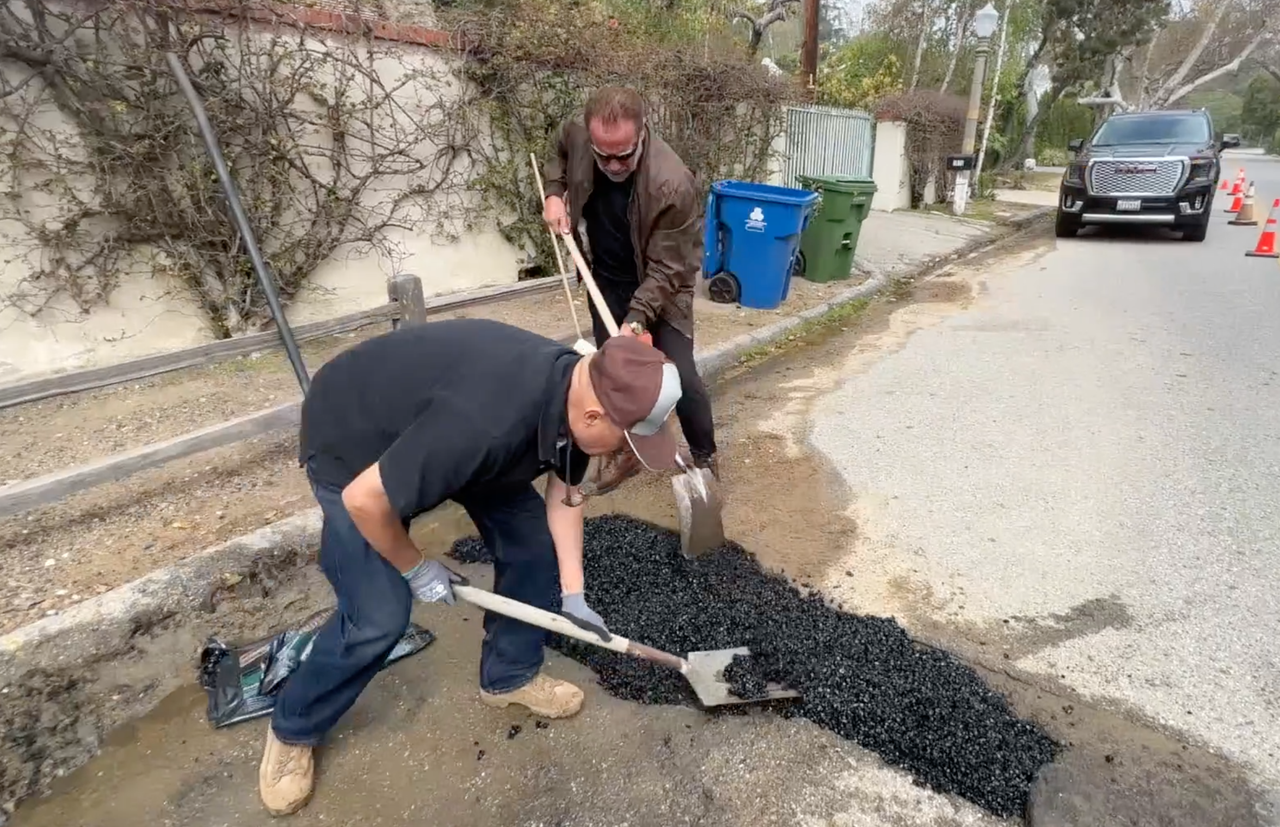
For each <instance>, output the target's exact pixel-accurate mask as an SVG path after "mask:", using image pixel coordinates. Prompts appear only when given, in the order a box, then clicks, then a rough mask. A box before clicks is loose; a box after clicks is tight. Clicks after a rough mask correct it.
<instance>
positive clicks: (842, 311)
mask: <svg viewBox="0 0 1280 827" xmlns="http://www.w3.org/2000/svg"><path fill="white" fill-rule="evenodd" d="M870 306H871V299H869V298H866V299H856V300H854V301H851V302H845V303H844V304H841V305H838V306H836V307H833V308H831V310H829V311H827V312H826V313H824V314H822V315H821V316H819V317H817V318H816V319H809V320H807V321H804V322H801V323H800V324H798V325H796V326H795V327H793V328H791V330H789V331H788V332H787V333H786V335H784V336H782V337H781V338H779V339H776V340H774V341H772V342H769V343H768V344H761V345H756V346H755V347H752V348H750V349H749V350H747V351H746V352H744V353H743V354H742V356H740V357H738V362H737V364H736V366H735V367H737V368H741V369H745V368H750V367H754V366H756V365H758V364H760V363H761V362H763V361H765V360H766V359H770V358H772V357H774V356H776V355H778V354H779V353H782V352H783V351H785V350H789V349H790V348H792V347H795V346H796V345H799V344H802V343H804V342H806V341H808V340H810V339H812V338H814V337H815V336H817V335H819V334H829V333H832V332H833V331H835V330H836V329H838V328H844V327H848V326H849V325H850V324H851V323H853V322H856V321H858V320H860V319H861V318H862V317H863V315H865V314H866V312H867V308H869V307H870Z"/></svg>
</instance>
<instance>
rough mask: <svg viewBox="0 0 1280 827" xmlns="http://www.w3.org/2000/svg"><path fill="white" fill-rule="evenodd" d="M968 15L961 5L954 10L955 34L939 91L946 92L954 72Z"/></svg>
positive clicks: (962, 44) (961, 47) (962, 42)
mask: <svg viewBox="0 0 1280 827" xmlns="http://www.w3.org/2000/svg"><path fill="white" fill-rule="evenodd" d="M968 23H969V15H968V13H967V10H966V9H965V8H964V7H963V6H962V7H960V8H959V9H957V10H956V35H955V42H953V43H952V44H951V59H950V60H948V61H947V73H946V74H945V75H943V77H942V86H940V87H938V91H939V92H946V91H947V87H948V86H950V85H951V79H952V78H953V77H955V74H956V63H958V62H959V60H960V52H961V50H963V49H964V33H965V32H966V31H968V30H969V26H968Z"/></svg>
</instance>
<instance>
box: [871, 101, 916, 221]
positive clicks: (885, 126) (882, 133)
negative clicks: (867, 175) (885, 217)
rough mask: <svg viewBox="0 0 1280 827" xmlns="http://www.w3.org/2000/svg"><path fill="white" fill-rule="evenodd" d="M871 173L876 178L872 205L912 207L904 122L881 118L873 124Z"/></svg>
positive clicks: (900, 208)
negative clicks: (874, 135)
mask: <svg viewBox="0 0 1280 827" xmlns="http://www.w3.org/2000/svg"><path fill="white" fill-rule="evenodd" d="M871 177H872V178H873V179H874V180H875V182H876V194H875V197H874V198H873V199H872V200H871V209H873V210H884V211H886V212H892V211H893V210H907V209H911V165H910V164H908V163H907V125H906V124H905V123H902V122H901V121H880V122H879V123H877V124H876V149H875V157H874V159H873V161H872V164H871Z"/></svg>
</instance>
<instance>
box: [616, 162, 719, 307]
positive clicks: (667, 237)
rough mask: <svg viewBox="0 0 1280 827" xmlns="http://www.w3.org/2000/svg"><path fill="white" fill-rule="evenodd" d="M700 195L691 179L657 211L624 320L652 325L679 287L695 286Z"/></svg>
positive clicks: (679, 187)
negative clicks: (636, 283)
mask: <svg viewBox="0 0 1280 827" xmlns="http://www.w3.org/2000/svg"><path fill="white" fill-rule="evenodd" d="M698 218H699V216H698V198H697V195H696V193H695V190H694V186H693V182H692V180H690V179H688V178H686V180H685V181H683V182H681V184H680V185H679V186H678V187H677V188H676V190H675V192H673V193H672V197H671V198H670V199H669V200H668V202H667V204H666V205H664V206H663V207H662V209H661V210H660V211H659V212H658V217H657V219H656V220H655V221H654V223H653V231H652V232H651V234H650V235H649V242H648V245H647V246H646V247H645V251H644V278H642V279H641V280H640V286H639V287H638V288H636V292H635V293H634V294H633V295H632V297H631V305H630V308H629V310H628V312H627V317H626V318H625V319H624V320H623V322H624V323H629V322H633V321H638V322H640V323H641V324H643V325H644V326H645V328H652V327H653V324H654V322H656V321H657V320H658V319H659V318H660V317H661V316H662V308H663V307H664V306H667V305H670V304H671V303H672V301H673V300H674V298H675V295H676V293H678V292H680V288H692V287H693V286H694V283H695V280H696V279H697V277H698V267H699V265H700V263H701V262H700V261H699V257H700V256H699V242H700V241H701V234H702V227H701V222H700V221H699V220H698Z"/></svg>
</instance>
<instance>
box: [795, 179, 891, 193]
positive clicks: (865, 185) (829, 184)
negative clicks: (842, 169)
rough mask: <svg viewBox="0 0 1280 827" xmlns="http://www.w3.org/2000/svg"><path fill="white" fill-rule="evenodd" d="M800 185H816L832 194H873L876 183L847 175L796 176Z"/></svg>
mask: <svg viewBox="0 0 1280 827" xmlns="http://www.w3.org/2000/svg"><path fill="white" fill-rule="evenodd" d="M796 180H797V181H799V182H800V183H801V184H805V185H808V184H818V185H820V186H821V187H822V188H823V189H827V190H832V191H834V192H853V193H863V192H869V193H874V192H875V191H876V182H875V181H873V180H872V179H870V178H855V177H853V176H849V175H797V176H796Z"/></svg>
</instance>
